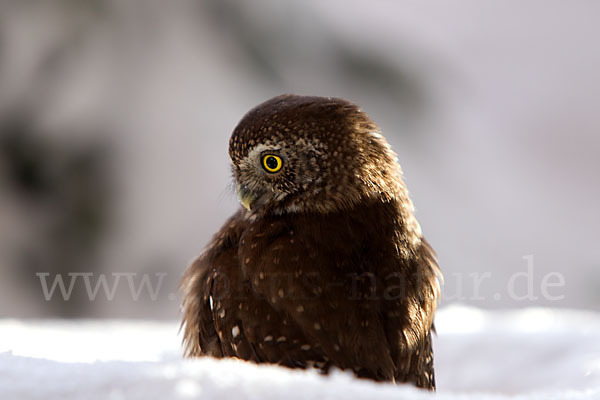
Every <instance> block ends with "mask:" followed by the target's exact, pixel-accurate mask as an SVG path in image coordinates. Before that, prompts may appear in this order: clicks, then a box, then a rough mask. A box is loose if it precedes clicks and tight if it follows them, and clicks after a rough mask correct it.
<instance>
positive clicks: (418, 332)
mask: <svg viewBox="0 0 600 400" xmlns="http://www.w3.org/2000/svg"><path fill="white" fill-rule="evenodd" d="M406 267H407V270H408V271H409V276H410V277H411V279H410V280H409V282H411V284H409V285H407V287H406V291H405V293H403V296H401V297H400V296H399V297H398V298H390V299H389V301H386V302H385V303H384V310H385V312H384V324H385V331H386V336H387V339H388V342H389V343H390V349H391V352H392V358H393V360H394V364H395V366H396V372H395V380H396V382H411V383H414V384H415V385H416V386H418V387H422V388H426V389H430V390H433V389H435V376H434V368H433V348H432V344H431V331H432V330H433V329H434V328H433V321H432V318H433V315H434V313H435V309H436V306H437V300H438V298H439V295H440V282H439V281H440V280H441V279H442V274H441V272H440V270H439V267H438V264H437V260H436V256H435V252H434V251H433V249H432V248H431V246H429V244H428V243H427V241H426V240H425V239H422V242H421V245H420V246H419V248H418V251H417V254H416V257H415V258H414V259H411V260H410V261H409V262H408V264H407V265H406Z"/></svg>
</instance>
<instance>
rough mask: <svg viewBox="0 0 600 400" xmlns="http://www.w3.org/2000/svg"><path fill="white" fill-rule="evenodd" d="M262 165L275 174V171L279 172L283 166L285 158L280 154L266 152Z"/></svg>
mask: <svg viewBox="0 0 600 400" xmlns="http://www.w3.org/2000/svg"><path fill="white" fill-rule="evenodd" d="M262 165H263V168H264V169H265V171H267V172H270V173H272V174H274V173H275V172H279V170H280V169H281V167H283V160H282V159H281V157H279V156H276V155H273V154H266V155H264V156H263V159H262Z"/></svg>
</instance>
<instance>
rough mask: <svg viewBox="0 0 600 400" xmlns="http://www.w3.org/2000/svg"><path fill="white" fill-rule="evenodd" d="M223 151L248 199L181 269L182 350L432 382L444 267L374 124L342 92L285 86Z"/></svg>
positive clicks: (376, 377)
mask: <svg viewBox="0 0 600 400" xmlns="http://www.w3.org/2000/svg"><path fill="white" fill-rule="evenodd" d="M230 155H231V158H232V162H233V165H234V177H235V179H236V182H237V183H238V187H239V191H240V198H241V200H242V203H244V204H245V205H246V206H247V208H248V209H244V208H241V209H240V210H239V211H238V212H237V213H236V214H235V215H234V216H232V217H231V218H230V219H229V220H228V221H227V222H226V223H225V225H224V226H223V227H222V228H221V230H220V231H219V232H218V233H217V234H216V235H215V237H214V239H213V241H212V243H211V244H209V246H208V247H207V248H206V250H205V251H204V253H203V254H202V255H201V256H200V257H199V258H198V259H197V260H196V261H195V262H194V263H193V264H192V265H191V266H190V267H189V268H188V270H187V272H186V274H185V276H184V280H183V288H184V292H185V293H184V295H185V298H184V304H183V309H184V325H185V339H184V340H185V345H186V354H187V355H188V356H201V355H209V356H214V357H238V358H241V359H244V360H250V361H255V362H258V363H263V362H264V363H274V364H280V365H284V366H287V367H297V368H306V367H316V368H319V369H321V370H322V371H327V370H328V369H329V368H331V367H337V368H340V369H349V370H352V371H354V373H355V374H356V375H358V376H360V377H365V378H370V379H374V380H377V381H393V382H410V383H413V384H415V385H417V386H419V387H423V388H428V389H433V388H434V387H435V380H434V371H433V353H432V348H431V329H432V321H433V314H434V312H435V307H436V303H437V298H438V296H439V285H438V279H437V278H438V275H439V270H438V267H437V264H436V261H435V256H434V253H433V251H432V250H431V248H430V247H429V245H428V244H427V243H426V242H425V240H424V239H423V237H422V235H421V232H420V228H419V225H418V223H417V221H416V219H415V218H414V216H413V214H412V204H411V202H410V200H409V199H408V196H407V191H406V188H405V186H404V184H403V183H402V181H401V174H400V169H399V166H398V164H397V162H396V161H395V157H394V154H393V153H392V152H391V150H390V149H389V146H388V145H387V143H386V142H385V139H383V137H382V136H381V135H379V133H378V129H377V127H376V126H375V124H373V123H372V122H371V121H370V119H368V117H367V116H366V114H364V113H362V112H361V111H359V110H358V108H356V106H354V105H353V104H351V103H348V102H346V101H344V100H340V99H329V98H318V97H300V96H280V97H277V98H275V99H272V100H270V101H268V102H266V103H263V104H262V105H259V106H258V107H257V108H256V109H254V110H252V111H251V112H250V113H248V114H247V115H246V116H245V117H244V119H242V121H241V122H240V124H239V125H238V127H237V128H236V130H235V131H234V134H233V136H232V140H231V142H230ZM269 157H275V159H271V158H269ZM277 160H279V161H277ZM255 164H258V167H257V166H256V165H255ZM271 167H273V168H271ZM286 167H287V168H288V170H285V168H286ZM259 168H262V169H263V172H264V176H262V175H261V174H263V172H261V171H260V169H259Z"/></svg>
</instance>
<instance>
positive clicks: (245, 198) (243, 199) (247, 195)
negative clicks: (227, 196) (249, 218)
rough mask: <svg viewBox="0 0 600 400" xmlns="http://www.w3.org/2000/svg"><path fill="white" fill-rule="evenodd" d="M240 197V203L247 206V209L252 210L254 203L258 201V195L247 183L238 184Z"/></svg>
mask: <svg viewBox="0 0 600 400" xmlns="http://www.w3.org/2000/svg"><path fill="white" fill-rule="evenodd" d="M237 192H238V197H239V199H240V203H242V205H243V206H244V207H245V208H246V210H248V211H250V210H251V209H252V204H253V203H254V202H255V201H256V199H257V196H256V194H254V193H253V192H252V191H250V190H249V189H248V186H246V185H238V186H237Z"/></svg>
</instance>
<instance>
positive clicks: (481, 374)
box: [0, 306, 600, 400]
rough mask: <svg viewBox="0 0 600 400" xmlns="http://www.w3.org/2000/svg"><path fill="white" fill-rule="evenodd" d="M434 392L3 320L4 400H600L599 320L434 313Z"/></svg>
mask: <svg viewBox="0 0 600 400" xmlns="http://www.w3.org/2000/svg"><path fill="white" fill-rule="evenodd" d="M436 324H437V330H438V336H437V338H436V341H435V351H436V375H437V381H438V392H437V394H435V395H433V394H431V393H428V392H425V391H422V390H418V389H414V388H412V387H408V386H394V385H389V384H376V383H372V382H369V381H365V380H358V379H355V378H353V377H352V376H350V375H349V374H347V373H344V372H339V371H336V372H335V373H334V374H332V375H330V376H321V375H319V374H317V373H315V372H313V371H295V370H294V371H293V370H288V369H285V368H279V367H275V366H256V365H254V364H250V363H245V362H242V361H237V360H214V359H209V358H205V359H198V360H183V359H181V348H180V339H181V338H180V336H179V335H178V324H177V322H150V321H131V320H122V321H118V320H108V321H104V320H78V321H75V320H71V321H64V320H44V321H23V320H10V319H9V320H0V338H1V340H0V398H2V399H38V398H39V399H42V398H43V399H45V400H52V399H134V400H135V399H148V398H166V399H191V398H202V399H230V398H236V397H238V396H240V397H241V398H247V399H266V400H269V399H280V398H286V399H314V398H323V399H347V398H353V399H373V398H377V399H382V400H385V399H402V398H410V399H430V398H436V399H442V400H446V399H528V400H529V399H600V314H595V313H592V312H584V311H574V310H560V309H541V308H534V309H524V310H514V311H483V310H479V309H475V308H470V307H464V306H451V307H447V308H444V309H442V310H440V312H439V313H438V316H437V319H436Z"/></svg>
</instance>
